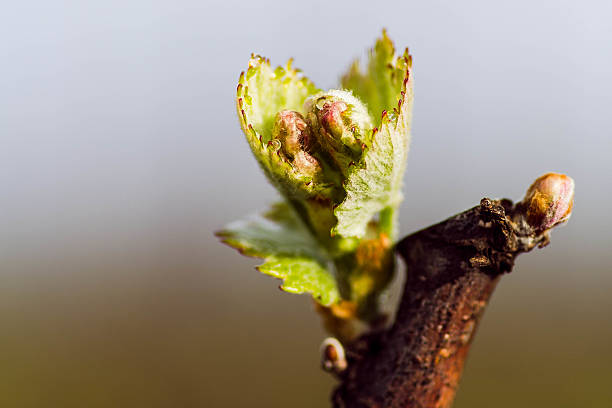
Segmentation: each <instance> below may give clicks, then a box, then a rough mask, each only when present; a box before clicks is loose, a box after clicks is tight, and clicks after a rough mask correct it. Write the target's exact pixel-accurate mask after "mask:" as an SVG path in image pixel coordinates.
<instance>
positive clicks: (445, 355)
mask: <svg viewBox="0 0 612 408" xmlns="http://www.w3.org/2000/svg"><path fill="white" fill-rule="evenodd" d="M526 212H527V208H526V206H525V204H523V203H518V204H516V205H513V203H512V202H511V201H510V200H490V199H487V198H484V199H482V201H481V203H480V205H479V206H477V207H474V208H472V209H470V210H467V211H465V212H463V213H461V214H458V215H456V216H454V217H451V218H449V219H447V220H445V221H443V222H441V223H439V224H436V225H433V226H431V227H429V228H427V229H424V230H421V231H419V232H416V233H414V234H412V235H410V236H408V237H406V238H405V239H403V240H402V241H401V242H399V244H398V245H397V252H398V253H399V254H400V256H401V257H402V258H403V259H404V261H405V264H406V282H405V288H404V293H403V295H402V300H401V302H400V305H399V309H398V314H397V317H396V321H395V322H394V324H393V325H392V326H391V327H390V328H389V329H388V330H386V331H382V332H378V333H374V334H372V333H370V334H368V335H366V336H364V337H362V338H360V339H358V340H357V341H355V342H353V343H352V344H350V345H347V346H346V351H347V358H348V368H347V369H346V370H345V371H344V372H343V373H342V374H341V383H340V385H339V386H338V387H337V389H336V390H335V392H334V394H333V397H332V399H333V403H334V406H335V407H356V408H361V407H370V408H374V407H380V408H399V407H401V408H421V407H422V408H448V407H450V406H451V405H452V402H453V399H454V396H455V392H456V391H457V387H458V384H459V379H460V377H461V372H462V370H463V365H464V362H465V359H466V356H467V354H468V351H469V348H470V343H471V341H472V338H473V337H474V333H475V331H476V328H477V326H478V323H479V321H480V318H481V316H482V314H483V311H484V309H485V306H486V305H487V302H488V300H489V297H490V296H491V294H492V292H493V290H494V289H495V286H496V284H497V282H498V280H499V277H500V276H501V275H502V274H504V273H507V272H510V271H511V270H512V267H513V265H514V259H515V258H516V256H517V255H519V254H520V253H522V252H528V251H530V250H531V249H533V248H535V247H536V246H544V245H546V244H547V243H548V237H549V235H548V231H536V230H535V229H534V228H532V227H530V226H529V224H528V223H527V222H526Z"/></svg>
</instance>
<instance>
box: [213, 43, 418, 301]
mask: <svg viewBox="0 0 612 408" xmlns="http://www.w3.org/2000/svg"><path fill="white" fill-rule="evenodd" d="M411 65H412V60H411V56H410V55H409V54H408V50H406V51H405V52H404V53H403V54H401V55H399V56H396V54H395V49H394V46H393V43H392V41H391V40H390V39H389V37H388V36H387V34H386V32H383V35H382V37H381V38H380V39H378V40H377V42H376V44H375V46H374V48H373V49H372V50H371V51H370V54H369V60H368V62H367V65H366V67H365V70H362V69H361V67H360V65H359V62H358V61H355V62H354V63H353V64H352V65H351V66H350V68H349V70H348V72H347V73H346V74H345V75H343V76H342V79H341V87H342V89H343V91H335V90H331V91H327V92H328V93H327V94H326V93H322V92H321V90H319V89H318V88H317V87H316V86H315V85H314V84H313V83H312V82H311V81H310V80H309V79H307V78H306V77H305V76H304V75H303V74H302V73H301V71H299V70H297V69H295V68H293V66H292V62H291V61H289V62H288V63H287V64H286V65H285V66H279V67H277V68H274V69H273V68H272V67H271V66H270V62H269V61H268V60H267V59H265V58H263V57H261V56H257V55H253V56H252V57H251V59H250V61H249V66H248V69H247V70H246V71H245V72H243V73H242V74H241V75H240V79H239V83H238V87H237V93H236V106H237V110H238V117H239V119H240V124H241V127H242V129H243V131H244V134H245V136H246V139H247V141H248V143H249V145H250V147H251V150H252V151H253V154H254V156H255V158H256V159H257V161H258V163H259V164H260V166H261V168H262V169H263V171H264V173H265V174H266V176H267V177H268V179H269V180H270V182H272V184H273V185H275V186H276V187H277V189H278V190H279V191H280V193H281V194H282V196H283V198H284V202H283V203H280V204H276V205H275V206H273V208H272V210H270V211H268V212H267V213H265V214H264V215H263V216H258V217H251V218H249V219H246V220H243V221H239V222H236V223H233V224H230V225H229V226H227V227H226V228H225V229H224V230H223V231H220V232H219V233H218V235H219V236H220V237H221V239H222V240H223V242H225V243H227V244H228V245H230V246H232V247H234V248H236V249H238V250H239V251H240V252H242V253H243V254H245V255H249V256H254V257H258V258H263V260H264V262H263V264H261V265H260V266H259V267H258V269H259V270H260V271H261V272H262V273H265V274H268V275H271V276H274V277H276V278H279V279H281V280H282V281H283V282H282V285H281V288H282V289H283V290H286V291H288V292H292V293H310V294H311V295H312V296H313V298H314V299H315V300H317V302H319V303H320V304H322V305H325V306H329V305H333V304H338V303H339V302H340V301H342V300H348V301H354V302H356V303H359V302H361V301H362V300H363V297H364V296H363V294H360V295H359V296H357V295H355V291H353V290H351V282H352V281H353V280H355V279H353V280H351V279H350V276H351V274H352V273H354V275H355V276H362V275H364V274H365V273H366V272H367V273H370V272H371V271H372V269H373V267H372V265H378V264H380V265H383V266H381V267H380V268H386V269H389V268H392V264H393V263H392V262H388V259H389V253H388V251H390V250H391V249H390V245H386V244H385V245H386V246H385V245H378V244H374V245H373V244H372V243H377V242H379V243H380V242H382V243H386V242H392V240H393V239H395V232H396V218H397V208H398V206H399V203H400V202H401V200H402V194H401V188H402V177H403V173H404V169H405V163H406V158H407V153H408V147H409V142H410V122H411V112H412V101H413V95H412V77H411ZM343 92H344V93H343ZM325 95H330V96H329V97H326V96H325ZM315 97H316V98H323V99H321V100H323V101H326V100H331V101H339V102H334V103H338V104H339V105H333V106H332V105H325V106H324V107H323V108H321V106H318V108H321V109H323V110H321V111H317V112H318V113H317V115H318V116H317V115H314V114H312V113H310V114H309V112H307V111H305V109H307V108H308V107H309V106H314V105H315V103H313V102H312V98H315ZM309 98H311V99H309ZM325 98H327V99H325ZM343 98H344V99H343ZM343 101H345V102H346V103H344V102H343ZM330 103H331V102H330ZM362 104H363V105H362ZM329 106H332V108H334V109H336V111H334V110H333V109H331V108H329ZM361 106H365V108H363V109H362V108H361ZM347 107H348V108H347ZM326 109H327V110H326ZM346 109H348V110H346ZM351 109H353V110H355V109H356V110H355V112H360V113H359V115H361V116H360V117H358V118H359V120H353V121H352V122H351V119H350V118H351V116H350V114H351V112H352V111H351ZM286 110H289V111H295V112H297V114H293V115H294V116H293V117H298V118H300V117H303V118H307V120H310V121H311V122H309V123H311V124H312V125H313V129H316V130H317V131H318V132H319V133H316V132H314V133H313V134H314V135H315V141H314V142H313V143H311V145H309V147H308V148H307V151H304V155H306V156H307V157H308V160H310V161H312V162H313V163H315V164H316V172H315V171H310V172H304V171H301V169H300V168H299V166H298V165H296V162H292V161H291V160H290V159H289V158H288V157H287V156H286V155H284V154H282V151H279V143H280V142H279V140H278V139H276V138H275V135H274V134H273V129H275V120H277V119H276V118H277V114H278V113H279V112H281V111H286ZM334 115H336V116H334ZM341 115H343V116H341ZM363 115H366V116H367V115H369V118H367V117H365V118H364V117H363ZM321 118H323V119H322V120H328V119H329V118H331V119H329V120H332V122H321V123H319V122H317V123H313V122H312V121H313V120H319V119H321ZM338 118H340V119H338ZM356 118H357V117H356ZM333 120H335V122H334V121H333ZM338 120H342V121H344V125H342V122H338ZM330 123H331V125H334V126H336V128H335V129H339V130H335V132H336V133H337V134H340V135H342V140H350V141H351V143H352V145H351V146H350V148H351V150H347V151H349V152H350V154H352V155H353V156H347V157H352V158H351V159H350V160H345V161H342V160H337V159H336V160H334V157H333V154H332V155H330V153H329V151H326V150H325V146H326V144H325V143H323V140H322V139H320V138H321V136H320V135H321V134H325V135H326V134H327V133H324V132H325V131H326V130H325V129H326V128H325V126H328V125H329V124H330ZM338 123H340V124H339V125H338ZM361 123H368V124H370V125H369V126H367V127H364V128H360V126H361V125H360V124H361ZM371 124H373V125H374V127H372V126H371ZM338 126H340V127H338ZM342 129H344V130H342ZM347 132H350V133H347ZM352 135H357V136H358V138H354V137H353V136H352ZM316 137H319V139H316ZM296 140H297V139H296ZM330 140H331V139H330ZM360 140H361V142H360V143H361V145H359V144H356V143H359V141H360ZM331 141H332V142H333V143H339V142H334V141H333V140H331ZM294 143H295V140H294ZM328 144H329V143H327V145H328ZM334 146H336V145H334ZM355 146H357V148H356V147H355ZM335 148H336V149H338V147H337V146H336V147H335ZM332 153H333V152H332ZM343 157H344V156H343ZM338 163H340V165H341V166H343V167H342V168H340V169H338V168H337V167H338V165H339V164H338ZM364 248H383V249H381V251H382V252H385V251H386V252H385V253H381V254H377V253H372V251H371V250H364ZM374 252H375V251H374ZM364 253H367V256H364V255H363V254H364ZM383 259H384V260H385V261H384V262H383V261H381V260H383ZM379 261H380V262H379ZM364 262H367V263H369V265H365V264H364ZM347 269H348V271H347ZM353 270H354V271H353ZM338 271H342V273H339V272H338ZM383 272H384V273H381V272H380V271H377V272H376V271H375V272H371V273H372V275H371V276H372V279H374V280H375V279H378V280H380V282H375V284H372V287H373V288H374V287H375V288H377V289H376V290H380V288H381V287H384V286H385V284H386V282H387V281H388V280H389V279H390V276H391V273H392V271H383ZM359 274H361V275H359ZM360 279H361V278H360ZM361 281H363V279H361ZM366 295H367V297H368V298H369V301H368V304H371V303H372V302H371V299H372V296H370V295H376V294H367V293H366Z"/></svg>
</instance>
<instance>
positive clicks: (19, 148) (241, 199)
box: [0, 0, 612, 408]
mask: <svg viewBox="0 0 612 408" xmlns="http://www.w3.org/2000/svg"><path fill="white" fill-rule="evenodd" d="M611 17H612V6H611V3H610V2H607V1H604V0H601V1H582V2H576V1H556V0H549V1H540V2H532V1H524V0H519V1H513V2H489V1H461V2H440V1H427V2H425V1H421V2H409V1H402V2H397V3H392V2H385V3H376V2H374V1H370V2H354V1H348V0H343V1H319V0H312V1H309V2H299V3H297V2H296V3H289V2H283V1H255V2H244V1H237V0H224V1H179V2H169V1H150V0H147V1H144V0H139V1H116V0H110V1H98V2H83V1H53V2H46V1H27V0H25V1H19V2H10V3H6V4H4V6H3V7H2V10H1V12H0V169H1V171H0V209H1V211H0V227H1V231H2V232H1V233H0V259H1V261H0V262H1V264H0V362H1V363H0V406H2V407H84V406H86V407H244V406H249V407H296V408H297V407H325V406H328V402H327V401H328V395H329V393H330V391H331V389H332V387H333V384H334V381H333V379H332V378H331V377H329V376H328V375H327V374H324V373H322V372H321V371H320V370H319V367H318V345H319V343H320V341H321V339H322V338H323V336H324V333H323V331H322V330H321V328H320V326H319V321H318V319H317V317H316V315H315V314H314V313H313V312H312V310H311V308H312V307H311V302H310V301H309V299H308V298H307V297H305V296H295V295H289V294H285V293H282V292H280V291H279V290H278V289H277V286H278V282H276V281H275V280H273V279H271V278H269V277H264V276H260V275H259V274H258V273H257V272H256V271H255V270H254V269H253V267H254V265H256V260H253V259H247V258H243V257H241V256H239V255H238V254H237V253H236V252H235V251H233V250H231V249H229V248H227V247H225V246H222V245H221V244H219V243H218V242H217V240H216V239H215V237H214V236H213V231H215V230H216V229H219V228H220V227H222V226H223V225H224V224H225V223H227V222H229V221H232V220H234V219H236V218H239V217H241V216H244V215H245V214H248V213H251V212H254V211H257V210H261V209H264V208H265V207H266V205H267V204H268V203H270V202H272V201H274V200H276V199H277V195H276V193H275V191H274V190H273V189H272V188H271V187H270V186H269V185H268V184H267V183H266V181H265V179H264V176H263V175H262V174H261V173H260V171H259V169H258V167H257V165H256V163H255V160H254V159H253V158H252V157H251V153H250V151H249V148H248V146H247V144H246V142H245V141H244V139H243V135H242V134H241V131H240V128H239V125H238V121H237V118H236V115H235V110H234V109H235V108H234V100H233V97H234V94H235V86H236V81H237V78H238V75H239V73H240V71H241V70H243V69H244V68H245V67H246V63H247V61H248V57H249V54H250V53H251V52H259V53H262V54H263V55H265V56H267V57H269V58H270V59H271V60H272V63H273V64H280V63H283V62H284V61H285V60H286V59H287V58H289V57H295V65H296V66H298V67H301V68H302V69H303V70H304V71H305V72H306V73H307V74H308V76H309V77H310V78H312V79H313V80H314V81H315V82H316V83H317V84H318V85H319V86H320V87H322V88H327V87H332V86H334V85H335V84H336V83H337V79H338V77H339V75H340V74H341V72H342V71H343V70H344V69H345V68H346V67H347V66H348V65H349V63H350V62H351V60H352V59H353V58H355V57H359V56H363V55H365V50H366V48H368V47H370V46H371V45H372V44H373V42H374V39H375V38H376V37H377V36H378V35H379V34H380V31H381V29H382V27H386V28H387V29H388V31H389V34H390V36H391V37H392V38H393V39H394V40H395V42H396V44H397V46H398V48H403V47H404V46H406V45H408V46H410V48H411V51H412V53H413V55H414V68H415V92H416V99H415V107H414V126H413V143H412V148H411V152H410V158H409V163H408V168H407V172H406V183H405V187H404V192H405V197H406V199H405V201H404V203H403V205H402V215H401V231H402V233H403V234H407V233H409V232H411V231H414V230H416V229H419V228H421V227H425V226H427V225H430V224H431V223H434V222H436V221H439V220H441V219H443V218H446V217H447V216H450V215H452V214H454V213H456V212H459V211H461V210H463V209H466V208H468V207H471V206H473V205H476V204H477V203H478V201H479V200H480V199H481V198H482V197H484V196H489V197H500V196H507V197H510V198H513V199H519V198H520V197H522V195H523V193H524V191H525V189H526V188H527V186H528V185H529V183H530V182H531V181H532V180H533V179H534V178H535V177H536V176H539V175H540V174H542V173H544V172H547V171H559V172H564V173H567V174H569V175H571V176H572V177H574V178H575V180H576V185H577V188H576V204H575V211H574V215H573V217H572V219H571V221H570V223H569V224H568V226H566V227H564V228H561V229H558V230H555V232H554V233H553V236H552V245H551V246H550V247H548V248H546V249H544V250H538V251H536V252H534V253H532V254H529V255H526V256H523V257H521V258H519V261H518V265H517V267H516V269H515V271H514V272H513V273H512V274H511V275H509V276H507V277H505V278H504V279H503V280H502V282H501V284H500V286H499V287H498V290H497V291H496V293H495V295H494V297H493V300H492V303H491V305H490V307H489V309H488V311H487V313H486V316H485V319H484V321H483V323H482V326H481V328H480V331H479V334H478V336H477V338H476V344H475V345H474V347H473V349H472V354H471V356H470V359H469V361H468V366H467V369H466V372H465V377H464V380H463V382H462V385H461V388H460V391H459V394H458V397H457V404H456V407H457V408H466V407H470V408H476V407H492V406H494V407H497V408H503V407H517V406H524V407H610V406H612V387H610V383H611V382H612V368H611V367H612V351H611V348H610V346H611V344H612V274H611V273H610V272H612V248H611V246H612V244H611V242H612V241H611V238H612V237H611V232H610V230H611V228H612V220H611V217H610V216H609V213H610V205H611V204H610V203H612V189H611V186H612V181H611V180H612V162H611V159H610V157H611V155H612V137H611V129H612V119H611V117H612V115H610V112H609V111H610V106H612V103H611V102H612V96H611V95H612V79H611V73H612V46H611V44H612V30H611V28H610V27H611V26H610V19H611Z"/></svg>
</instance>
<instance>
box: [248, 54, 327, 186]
mask: <svg viewBox="0 0 612 408" xmlns="http://www.w3.org/2000/svg"><path fill="white" fill-rule="evenodd" d="M318 91H319V90H318V89H317V88H316V87H315V86H314V84H313V83H312V82H310V81H309V80H308V79H307V78H305V77H304V76H302V75H301V73H300V71H298V70H296V69H294V68H293V67H292V66H291V61H289V62H288V63H287V64H286V65H285V66H284V67H277V68H276V69H274V70H273V69H272V68H271V67H270V62H269V61H267V60H266V59H264V58H263V57H260V56H258V55H254V56H252V57H251V60H250V61H249V68H248V69H247V71H246V72H243V73H242V74H241V75H240V79H239V82H238V88H237V92H236V103H237V109H238V117H239V118H240V125H241V126H242V130H243V131H244V133H245V135H246V138H247V141H248V142H249V145H250V146H251V150H252V151H253V154H254V155H255V157H256V158H257V161H258V162H259V164H260V165H261V168H262V169H263V170H264V172H265V173H266V175H267V176H268V179H269V180H270V181H271V182H272V183H273V184H274V185H275V186H276V188H278V189H279V190H280V191H281V192H282V193H283V194H284V195H286V196H292V195H298V194H300V193H301V192H302V191H305V192H307V193H311V192H312V191H313V189H314V188H316V187H317V186H316V185H315V183H312V177H311V175H305V174H302V173H300V172H299V171H298V169H296V168H295V167H294V166H292V165H291V163H290V162H289V161H288V160H287V159H286V158H285V157H283V156H282V155H279V154H277V151H278V147H277V146H275V145H274V144H273V143H271V139H272V129H273V127H274V120H275V118H276V114H277V113H278V112H279V111H281V110H283V109H290V110H300V109H301V108H302V105H304V101H305V100H306V98H307V97H308V96H309V95H312V94H314V93H317V92H318Z"/></svg>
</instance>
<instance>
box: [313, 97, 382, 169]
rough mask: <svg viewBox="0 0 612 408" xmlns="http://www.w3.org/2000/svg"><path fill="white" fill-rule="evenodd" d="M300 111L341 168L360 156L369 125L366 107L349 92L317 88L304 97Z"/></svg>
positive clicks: (365, 143)
mask: <svg viewBox="0 0 612 408" xmlns="http://www.w3.org/2000/svg"><path fill="white" fill-rule="evenodd" d="M304 111H305V112H307V115H306V119H307V121H308V123H309V124H310V126H311V127H312V130H313V133H314V135H315V137H316V138H317V141H318V142H319V144H320V145H321V147H322V148H323V150H325V151H326V152H327V153H328V154H329V155H330V156H331V158H332V159H333V160H334V162H335V163H336V164H337V165H338V167H339V168H340V170H341V171H342V172H344V170H345V169H346V166H348V164H349V163H351V162H353V161H356V160H358V159H359V158H360V157H361V153H362V150H363V146H364V145H367V144H368V143H369V138H370V137H371V134H372V128H373V125H372V119H371V118H370V115H369V114H368V110H367V108H366V107H365V105H364V104H363V103H362V102H361V101H359V99H357V98H356V97H354V96H353V94H352V93H350V92H348V91H339V90H330V91H327V92H321V93H319V94H317V95H314V96H311V97H310V98H308V99H307V100H306V102H305V103H304Z"/></svg>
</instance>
